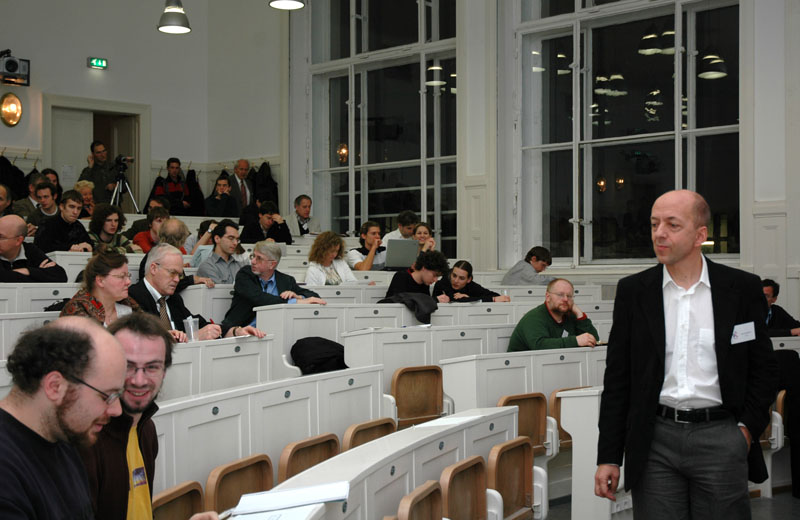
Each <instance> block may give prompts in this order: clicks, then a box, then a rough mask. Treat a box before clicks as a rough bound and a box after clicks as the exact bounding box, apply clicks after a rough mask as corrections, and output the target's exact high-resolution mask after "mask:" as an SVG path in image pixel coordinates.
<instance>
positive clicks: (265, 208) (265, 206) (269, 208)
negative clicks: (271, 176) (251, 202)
mask: <svg viewBox="0 0 800 520" xmlns="http://www.w3.org/2000/svg"><path fill="white" fill-rule="evenodd" d="M273 213H278V205H277V204H275V203H274V202H272V201H271V200H262V201H261V206H259V208H258V214H259V215H267V214H270V215H272V214H273Z"/></svg>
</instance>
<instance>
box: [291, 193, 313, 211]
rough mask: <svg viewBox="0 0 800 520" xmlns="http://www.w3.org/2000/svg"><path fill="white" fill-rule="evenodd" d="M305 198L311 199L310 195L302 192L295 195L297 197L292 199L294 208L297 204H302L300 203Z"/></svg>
mask: <svg viewBox="0 0 800 520" xmlns="http://www.w3.org/2000/svg"><path fill="white" fill-rule="evenodd" d="M306 199H308V200H309V201H310V200H311V197H309V196H308V195H306V194H305V193H303V194H302V195H298V196H297V197H295V199H294V207H295V208H296V207H297V206H299V205H300V204H302V203H303V201H304V200H306Z"/></svg>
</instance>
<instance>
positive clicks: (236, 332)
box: [229, 325, 267, 339]
mask: <svg viewBox="0 0 800 520" xmlns="http://www.w3.org/2000/svg"><path fill="white" fill-rule="evenodd" d="M229 334H230V335H231V336H255V337H257V338H259V339H261V338H263V337H264V336H266V335H267V333H266V332H264V331H263V330H259V329H257V328H255V327H253V326H252V325H248V326H246V327H232V328H231V332H230V333H229Z"/></svg>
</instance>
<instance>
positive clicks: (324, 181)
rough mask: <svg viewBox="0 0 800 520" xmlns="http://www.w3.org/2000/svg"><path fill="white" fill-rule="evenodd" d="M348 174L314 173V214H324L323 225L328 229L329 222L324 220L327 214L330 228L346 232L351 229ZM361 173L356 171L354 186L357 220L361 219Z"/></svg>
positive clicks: (338, 231) (344, 172)
mask: <svg viewBox="0 0 800 520" xmlns="http://www.w3.org/2000/svg"><path fill="white" fill-rule="evenodd" d="M347 179H348V174H347V172H346V171H343V172H320V173H316V174H314V194H313V199H314V214H315V215H318V216H322V219H323V222H322V223H321V224H322V227H323V229H326V228H327V226H328V224H327V223H326V222H324V219H325V216H327V215H330V224H329V225H330V229H331V230H333V231H336V232H337V233H346V232H347V231H348V230H349V229H348V227H349V215H350V211H349V188H350V185H349V183H348V181H347ZM359 179H360V175H359V172H356V183H355V187H354V191H355V196H356V222H358V221H359V219H360V215H359V214H358V213H359V211H358V209H359V207H360V204H361V193H360V191H359V189H358V187H359V186H360V180H359Z"/></svg>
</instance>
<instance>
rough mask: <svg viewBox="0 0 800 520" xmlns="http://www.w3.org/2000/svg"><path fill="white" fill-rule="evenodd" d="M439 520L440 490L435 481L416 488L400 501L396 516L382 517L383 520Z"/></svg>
mask: <svg viewBox="0 0 800 520" xmlns="http://www.w3.org/2000/svg"><path fill="white" fill-rule="evenodd" d="M387 518H391V519H393V520H441V518H442V488H441V486H439V483H438V482H436V481H435V480H429V481H427V482H425V483H424V484H422V485H420V486H418V487H417V488H416V489H414V491H412V492H411V493H409V494H407V495H406V496H404V497H403V499H402V500H401V501H400V505H399V506H398V508H397V516H394V517H384V520H385V519H387Z"/></svg>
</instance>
